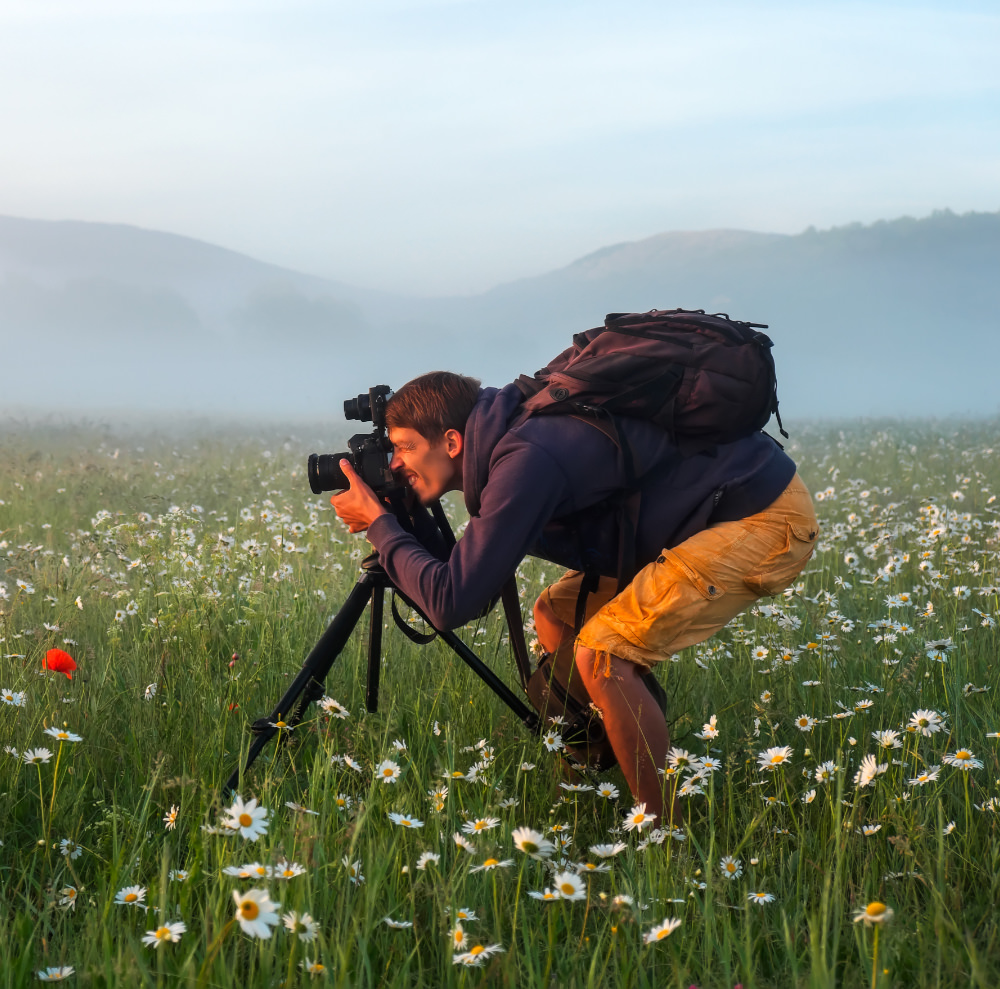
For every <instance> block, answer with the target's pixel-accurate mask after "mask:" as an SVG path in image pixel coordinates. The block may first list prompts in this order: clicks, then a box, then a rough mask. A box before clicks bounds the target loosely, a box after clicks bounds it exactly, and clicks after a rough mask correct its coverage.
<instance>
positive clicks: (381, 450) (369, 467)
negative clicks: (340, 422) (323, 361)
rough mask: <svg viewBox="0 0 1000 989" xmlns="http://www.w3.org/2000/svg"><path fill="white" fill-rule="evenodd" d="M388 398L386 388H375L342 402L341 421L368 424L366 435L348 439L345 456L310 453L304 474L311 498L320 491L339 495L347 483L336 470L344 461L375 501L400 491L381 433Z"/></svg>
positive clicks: (385, 437) (388, 445) (383, 432)
mask: <svg viewBox="0 0 1000 989" xmlns="http://www.w3.org/2000/svg"><path fill="white" fill-rule="evenodd" d="M390 398H392V389H391V388H390V387H389V386H388V385H376V386H375V387H374V388H369V389H368V394H367V395H365V394H361V395H358V396H357V398H349V399H347V400H346V401H345V402H344V418H346V419H358V420H360V421H361V422H371V423H372V425H373V427H374V428H373V429H372V431H371V432H370V433H358V434H356V435H355V436H352V437H351V438H350V439H349V440H348V441H347V445H348V447H350V449H349V450H348V451H347V452H345V453H310V454H309V464H308V474H309V487H310V488H312V492H313V494H322V493H323V492H324V491H343V490H344V489H345V488H349V487H350V482H349V481H348V480H347V477H346V475H345V474H344V472H343V471H342V470H341V469H340V461H341V460H347V461H349V462H350V464H351V466H352V467H353V468H354V470H355V472H356V473H357V475H358V477H360V478H361V480H363V481H364V482H365V484H367V485H368V486H369V487H370V488H371V489H372V490H373V491H374V492H375V493H376V494H377V495H379V497H384V496H385V495H387V494H390V493H392V492H394V491H395V490H396V489H398V488H400V485H399V484H398V483H397V481H396V479H395V478H394V477H393V474H392V471H391V470H389V462H390V460H391V459H392V444H391V443H390V442H389V437H388V435H387V434H386V430H385V406H386V402H388V401H389V399H390Z"/></svg>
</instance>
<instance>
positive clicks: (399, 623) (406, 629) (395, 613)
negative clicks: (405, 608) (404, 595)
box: [390, 592, 437, 646]
mask: <svg viewBox="0 0 1000 989" xmlns="http://www.w3.org/2000/svg"><path fill="white" fill-rule="evenodd" d="M398 599H399V595H397V594H396V593H395V592H393V595H392V602H391V605H390V607H391V609H392V617H393V620H394V621H395V622H396V628H398V629H399V630H400V632H402V633H403V635H405V636H406V637H407V638H408V639H409V640H410V642H414V643H416V644H417V645H418V646H426V645H427V643H428V642H433V641H434V640H435V639H436V638H437V632H435V631H433V630H431V631H430V632H418V631H417V630H416V629H415V628H414V627H413V626H412V625H411V624H410V623H409V622H408V621H407V620H406V619H405V618H404V617H403V616H402V615H401V614H400V613H399V607H398V606H397V604H396V602H397V600H398Z"/></svg>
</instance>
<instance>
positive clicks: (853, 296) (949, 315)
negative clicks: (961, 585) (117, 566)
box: [0, 211, 1000, 417]
mask: <svg viewBox="0 0 1000 989" xmlns="http://www.w3.org/2000/svg"><path fill="white" fill-rule="evenodd" d="M998 271H1000V213H970V214H966V215H963V216H958V215H955V214H953V213H950V212H948V211H943V212H937V213H934V214H933V215H932V216H930V217H927V218H925V219H919V220H916V219H909V218H905V219H899V220H893V221H883V222H879V223H875V224H872V225H870V226H862V225H861V224H853V225H850V226H847V227H839V228H834V229H831V230H824V231H817V230H814V229H812V228H810V229H809V230H807V231H805V232H804V233H801V234H798V235H794V236H792V235H782V234H766V233H752V232H748V231H736V230H714V231H705V232H697V233H664V234H659V235H657V236H654V237H650V238H647V239H645V240H641V241H635V242H632V243H625V244H617V245H614V246H610V247H604V248H601V249H600V250H597V251H595V252H593V253H592V254H589V255H587V256H586V257H583V258H581V259H579V260H578V261H575V262H573V263H572V264H570V265H568V266H567V267H565V268H562V269H560V270H558V271H553V272H549V273H547V274H543V275H539V276H538V277H535V278H528V279H523V280H520V281H517V282H512V283H509V284H505V285H500V286H498V287H497V288H494V289H492V290H490V291H489V292H485V293H482V294H479V295H475V296H468V297H453V298H439V299H413V298H406V297H403V296H398V295H392V294H390V293H374V292H365V291H362V290H358V289H354V288H352V287H350V286H347V285H343V284H340V283H336V282H333V281H328V280H325V279H321V278H316V277H312V276H308V275H303V274H300V273H297V272H294V271H289V270H287V269H283V268H279V267H277V266H274V265H269V264H266V263H263V262H261V261H256V260H254V259H252V258H248V257H246V256H244V255H241V254H238V253H236V252H233V251H228V250H225V249H223V248H220V247H215V246H213V245H210V244H205V243H203V242H200V241H196V240H192V239H189V238H185V237H179V236H176V235H173V234H165V233H159V232H155V231H148V230H140V229H137V228H134V227H127V226H119V225H109V224H98V223H78V222H63V223H51V222H42V221H35V220H24V219H14V218H3V217H0V347H2V353H3V362H4V367H5V370H7V374H5V375H4V387H3V392H2V394H0V407H7V408H9V407H11V406H15V405H20V406H36V407H47V408H53V407H63V408H76V407H90V408H95V407H97V408H102V409H107V408H110V407H121V408H125V407H136V408H147V409H150V408H152V409H164V410H168V409H171V408H178V409H184V410H197V411H212V410H218V409H226V410H229V411H231V412H233V413H241V412H252V413H255V414H260V415H268V414H275V415H277V414H286V413H294V414H300V413H308V412H316V413H322V412H328V411H333V412H334V413H338V412H339V409H340V407H341V400H342V399H343V398H344V397H346V396H348V395H351V394H356V393H357V392H360V391H363V390H365V389H367V388H368V386H369V385H373V384H380V383H382V382H385V383H388V384H393V385H398V384H399V383H401V382H402V381H404V380H406V379H408V378H410V377H412V376H413V375H414V374H417V373H419V372H421V371H424V370H431V369H434V368H437V367H447V368H453V369H455V370H459V371H464V372H466V373H471V374H475V375H476V376H478V377H481V378H482V379H483V380H484V382H485V383H488V384H502V383H504V382H505V381H507V380H510V379H511V378H513V377H515V376H516V375H517V374H518V373H520V372H522V371H529V372H530V371H533V370H534V369H535V368H537V367H539V366H540V365H542V364H544V363H545V362H546V361H547V360H548V359H549V358H550V357H551V356H553V355H554V354H556V353H557V352H558V351H559V350H561V349H562V348H563V347H564V346H565V345H566V343H567V342H568V340H569V338H570V336H571V335H572V333H574V332H576V331H577V330H581V329H586V328H587V327H590V326H594V325H598V324H599V323H600V322H601V321H602V320H603V316H604V314H605V313H606V312H614V311H629V310H645V309H651V308H673V307H676V306H683V307H685V308H704V309H707V310H708V311H710V312H715V311H724V312H728V313H730V315H732V316H734V317H737V318H743V319H750V320H753V321H755V322H764V323H768V324H770V327H771V329H770V333H771V336H772V337H773V339H774V340H775V345H776V349H775V354H776V359H777V363H778V373H779V394H780V396H781V400H782V409H783V411H785V410H787V413H788V415H789V416H792V417H794V416H819V415H862V414H864V415H883V414H889V415H892V414H895V415H916V414H921V415H947V414H953V413H972V414H995V413H996V412H997V411H998V408H1000V399H998V397H997V396H998V392H997V389H996V386H995V385H994V378H995V374H996V372H995V370H994V369H995V368H996V367H997V366H1000V315H998V313H1000V279H998V277H997V274H996V273H997V272H998Z"/></svg>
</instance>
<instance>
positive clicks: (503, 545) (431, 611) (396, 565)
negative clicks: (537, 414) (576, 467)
mask: <svg viewBox="0 0 1000 989" xmlns="http://www.w3.org/2000/svg"><path fill="white" fill-rule="evenodd" d="M566 487H567V481H566V477H565V475H564V474H563V472H562V469H561V468H560V466H559V465H558V464H557V463H556V461H555V460H554V459H553V458H552V457H551V456H550V455H549V454H547V453H546V452H545V451H544V450H542V449H541V448H540V447H537V446H535V445H533V444H529V443H523V444H518V445H516V446H514V447H513V448H511V449H510V450H509V452H506V453H504V454H502V455H500V456H498V457H496V458H495V459H494V461H493V463H492V464H491V466H490V472H489V480H488V481H487V483H486V485H485V486H484V488H483V491H482V499H481V503H480V510H479V514H478V515H475V516H473V517H472V518H470V519H469V522H468V525H467V526H466V528H465V533H464V534H463V535H462V538H461V539H459V540H458V543H457V544H456V546H455V548H454V549H453V550H452V552H451V556H450V557H449V558H448V560H447V561H444V562H442V561H440V560H438V559H437V558H436V557H434V556H433V555H432V554H431V553H429V552H428V551H427V550H426V549H425V548H424V547H423V546H422V545H421V543H420V542H419V541H418V540H417V539H416V538H415V537H414V536H411V535H410V534H409V533H407V532H406V531H404V529H403V528H402V526H401V525H400V524H399V522H398V521H397V520H396V518H395V516H393V515H382V516H379V518H377V519H376V520H375V521H374V522H373V523H372V525H371V527H370V528H369V529H368V539H369V541H370V542H371V543H372V545H373V546H374V547H375V549H376V550H377V551H378V555H379V560H380V561H381V563H382V566H383V567H384V568H385V571H386V573H387V574H388V575H389V577H390V579H391V580H392V582H393V583H394V584H395V585H396V586H397V587H399V589H400V590H401V591H402V592H403V593H404V594H406V595H407V597H409V598H410V599H411V600H412V601H414V602H415V603H416V604H417V606H418V607H419V608H420V609H421V610H422V611H423V612H424V614H425V615H426V616H427V617H428V619H430V621H431V623H432V624H433V625H434V626H435V627H437V628H440V629H450V628H456V627H458V626H459V625H464V624H465V623H466V622H467V621H469V620H470V619H471V618H472V617H474V616H475V615H477V614H478V613H479V612H480V611H481V610H482V609H483V607H484V606H485V605H486V604H487V603H488V602H489V601H490V599H491V598H492V597H493V596H494V595H495V594H497V593H498V592H499V590H500V588H501V587H502V586H503V583H504V581H505V580H506V579H507V578H508V577H509V576H510V575H511V574H512V573H513V572H514V570H515V568H516V567H517V565H518V564H519V563H520V562H521V560H522V559H523V558H524V556H525V554H526V553H527V551H528V547H529V546H531V545H532V544H533V543H534V542H535V541H536V540H537V539H538V537H539V535H540V534H541V531H542V528H543V527H544V525H545V523H546V522H548V521H549V519H550V518H551V517H552V515H553V514H554V513H555V510H556V507H557V506H558V505H559V504H560V502H561V501H562V500H563V499H564V498H565V496H566Z"/></svg>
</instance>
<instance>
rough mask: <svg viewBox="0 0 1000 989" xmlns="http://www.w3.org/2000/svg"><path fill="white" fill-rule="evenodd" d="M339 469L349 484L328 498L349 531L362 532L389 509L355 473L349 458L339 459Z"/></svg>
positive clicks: (386, 513)
mask: <svg viewBox="0 0 1000 989" xmlns="http://www.w3.org/2000/svg"><path fill="white" fill-rule="evenodd" d="M340 469H341V470H342V471H343V472H344V476H345V477H346V478H347V480H348V481H350V482H351V486H350V487H349V488H348V489H347V490H346V491H342V492H341V493H340V494H338V495H334V496H333V497H332V498H331V499H330V504H331V505H333V508H334V511H335V512H336V513H337V515H338V516H339V517H340V519H341V520H342V521H343V522H344V523H345V524H346V525H347V528H348V529H349V530H350V531H351V532H364V531H365V530H366V529H367V528H368V526H370V525H371V524H372V522H374V521H375V519H377V518H378V517H379V516H380V515H388V514H389V510H388V509H387V508H386V507H385V505H383V504H382V502H381V501H379V499H378V497H377V495H376V494H375V492H374V491H372V489H371V488H370V487H368V485H367V484H365V482H364V481H362V480H361V478H360V477H358V475H357V474H356V473H355V470H354V468H353V467H352V466H351V463H350V461H349V460H341V461H340Z"/></svg>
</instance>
